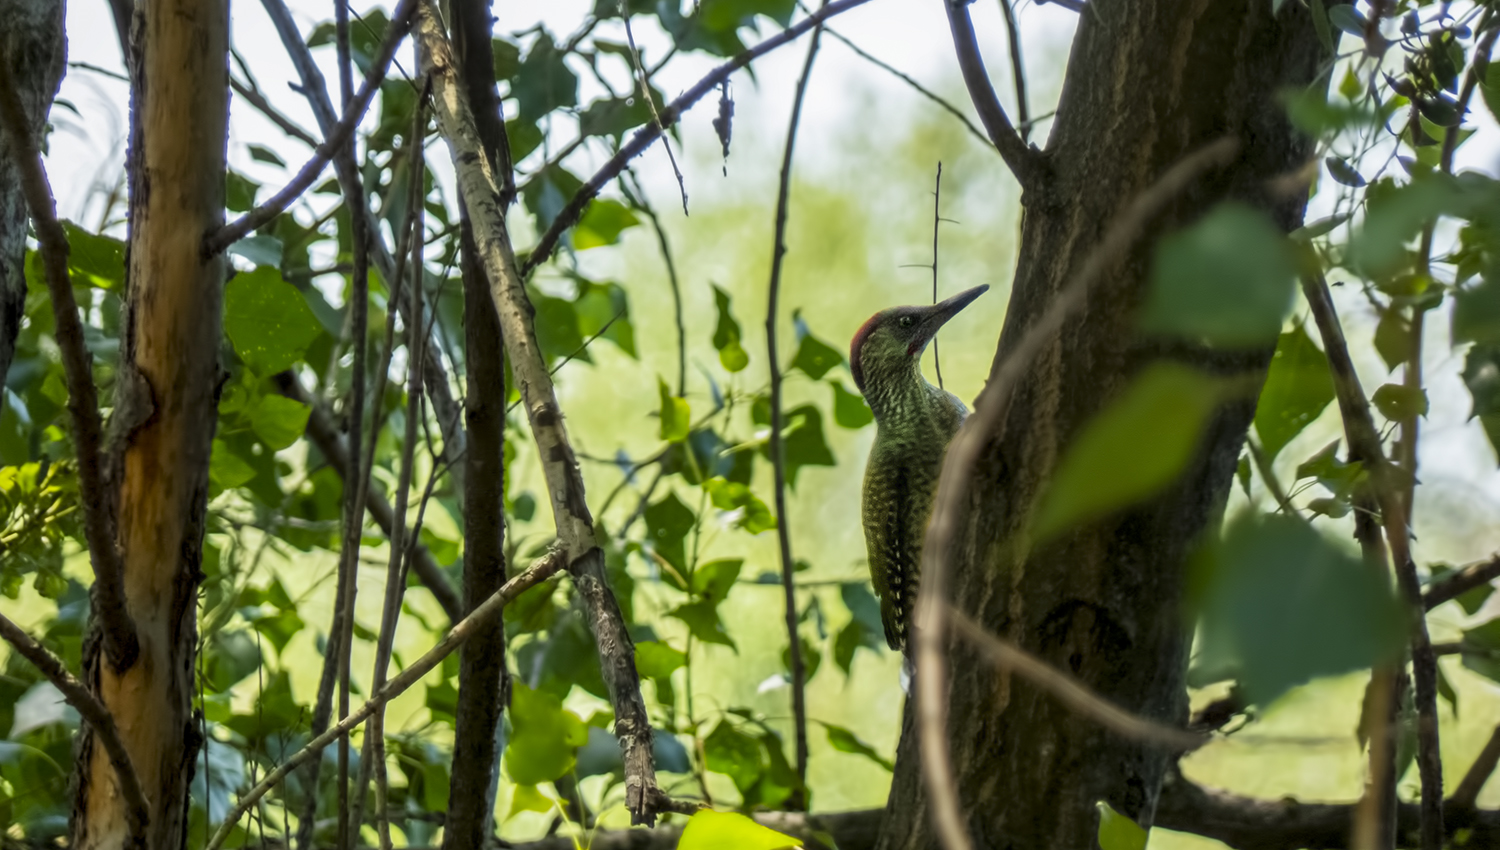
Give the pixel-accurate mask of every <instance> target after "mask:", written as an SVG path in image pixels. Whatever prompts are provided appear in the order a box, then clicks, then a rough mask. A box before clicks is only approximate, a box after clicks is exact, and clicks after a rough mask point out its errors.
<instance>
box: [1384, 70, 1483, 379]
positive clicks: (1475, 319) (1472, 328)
mask: <svg viewBox="0 0 1500 850" xmlns="http://www.w3.org/2000/svg"><path fill="white" fill-rule="evenodd" d="M1497 64H1500V63H1497ZM1452 335H1453V344H1454V345H1457V344H1459V343H1462V342H1480V343H1485V344H1488V345H1494V344H1500V279H1496V278H1494V277H1492V276H1490V275H1486V276H1484V277H1483V278H1481V279H1480V281H1479V283H1478V284H1476V285H1474V286H1469V287H1464V288H1461V289H1459V290H1458V291H1456V292H1455V293H1454V295H1453V331H1452ZM1402 359H1405V358H1402Z"/></svg>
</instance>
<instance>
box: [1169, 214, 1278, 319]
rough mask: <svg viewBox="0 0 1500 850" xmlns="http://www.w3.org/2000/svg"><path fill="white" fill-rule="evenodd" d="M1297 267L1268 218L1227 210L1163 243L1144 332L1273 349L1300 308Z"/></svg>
mask: <svg viewBox="0 0 1500 850" xmlns="http://www.w3.org/2000/svg"><path fill="white" fill-rule="evenodd" d="M1296 271H1297V270H1296V265H1295V263H1294V262H1293V259H1292V253H1291V250H1290V249H1289V247H1288V241H1287V238H1286V237H1285V236H1283V235H1282V234H1281V232H1280V231H1278V230H1277V229H1276V226H1275V225H1274V224H1272V223H1271V220H1270V219H1269V218H1268V217H1267V216H1266V215H1265V214H1264V213H1262V212H1259V211H1257V210H1254V209H1251V208H1250V207H1247V206H1245V205H1243V204H1238V203H1233V202H1230V203H1225V204H1221V205H1219V206H1218V207H1216V208H1215V209H1214V210H1213V211H1212V212H1210V213H1209V214H1208V215H1207V216H1204V218H1203V219H1202V220H1201V221H1199V222H1198V223H1197V224H1195V225H1193V226H1192V227H1189V228H1187V229H1186V230H1183V231H1181V232H1179V233H1175V234H1173V235H1171V236H1168V237H1166V238H1164V239H1162V241H1161V244H1160V245H1159V246H1158V248H1157V250H1156V257H1155V261H1154V264H1153V268H1152V281H1151V292H1150V294H1149V295H1147V297H1146V305H1145V308H1144V311H1143V313H1142V315H1141V327H1142V329H1143V330H1146V331H1148V332H1154V333H1165V334H1175V335H1178V336H1185V337H1190V338H1202V339H1206V340H1208V341H1209V342H1211V343H1213V344H1216V345H1223V346H1229V347H1249V346H1259V345H1265V344H1268V343H1270V342H1271V340H1273V339H1275V338H1276V336H1277V334H1278V333H1280V331H1281V324H1282V321H1283V320H1284V319H1285V318H1286V315H1287V313H1288V311H1290V310H1291V307H1292V296H1293V282H1294V278H1295V277H1296Z"/></svg>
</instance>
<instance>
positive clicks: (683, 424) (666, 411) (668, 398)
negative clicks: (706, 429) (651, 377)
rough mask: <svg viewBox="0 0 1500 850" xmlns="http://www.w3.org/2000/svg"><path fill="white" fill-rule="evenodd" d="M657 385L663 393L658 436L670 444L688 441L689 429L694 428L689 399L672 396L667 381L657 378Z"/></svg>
mask: <svg viewBox="0 0 1500 850" xmlns="http://www.w3.org/2000/svg"><path fill="white" fill-rule="evenodd" d="M656 385H657V388H658V390H659V391H660V393H661V430H660V432H659V433H658V436H660V437H661V438H662V439H663V440H666V441H667V442H669V443H680V442H682V441H683V440H686V439H687V435H688V429H690V428H692V426H693V421H692V411H691V410H690V409H689V408H688V403H687V399H685V398H681V397H678V396H674V395H672V391H671V390H669V389H667V382H666V381H663V380H662V379H661V378H657V379H656Z"/></svg>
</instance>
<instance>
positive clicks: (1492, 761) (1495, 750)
mask: <svg viewBox="0 0 1500 850" xmlns="http://www.w3.org/2000/svg"><path fill="white" fill-rule="evenodd" d="M1496 765H1500V726H1497V727H1496V728H1495V731H1494V732H1492V733H1491V734H1490V739H1489V740H1488V741H1486V742H1485V744H1484V749H1482V750H1480V751H1479V757H1478V758H1476V759H1474V763H1473V764H1471V765H1469V770H1468V771H1467V772H1466V773H1464V778H1463V779H1462V780H1460V781H1459V783H1458V787H1457V788H1455V789H1453V796H1452V797H1451V798H1450V799H1449V801H1448V802H1449V804H1450V805H1453V806H1457V807H1460V808H1466V809H1472V808H1473V807H1474V802H1475V801H1476V800H1478V799H1479V792H1480V791H1482V790H1484V784H1485V783H1486V782H1488V781H1489V779H1490V776H1491V775H1492V774H1494V772H1495V766H1496Z"/></svg>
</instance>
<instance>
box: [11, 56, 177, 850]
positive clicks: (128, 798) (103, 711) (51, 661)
mask: <svg viewBox="0 0 1500 850" xmlns="http://www.w3.org/2000/svg"><path fill="white" fill-rule="evenodd" d="M0 64H3V63H0ZM0 638H4V639H5V640H6V642H7V643H9V644H10V645H11V646H12V647H14V648H15V650H16V652H17V653H19V654H20V655H21V656H22V657H23V658H25V659H26V660H27V661H30V662H31V663H32V664H33V665H34V666H35V667H36V669H38V670H40V671H41V673H42V675H43V676H46V677H47V681H49V682H51V683H52V685H53V686H54V687H56V688H57V689H58V691H60V692H62V695H63V699H65V700H67V701H68V705H71V706H73V707H74V708H76V709H78V713H79V715H81V716H82V717H83V719H84V720H85V721H87V722H88V724H89V725H90V726H92V727H93V728H94V733H95V734H97V735H98V736H99V741H100V742H101V743H103V744H104V751H105V752H107V753H108V754H109V761H110V763H111V764H113V765H114V767H115V775H116V776H117V777H118V778H119V780H120V793H122V794H124V795H125V805H126V809H125V811H126V817H128V818H129V820H130V823H129V830H130V843H129V844H128V845H127V846H133V847H139V848H144V847H145V846H146V824H147V822H148V820H149V819H150V817H151V808H150V806H148V805H147V803H146V795H145V794H144V793H143V792H142V791H141V780H140V777H139V776H137V775H136V772H135V766H134V765H133V764H131V762H130V753H129V751H127V750H126V749H125V742H124V741H122V740H121V739H120V730H119V729H118V728H117V727H116V726H115V718H114V715H112V714H110V713H109V709H107V708H105V707H104V703H102V702H100V701H99V699H98V698H97V697H95V696H94V695H93V694H92V693H89V689H88V688H86V687H84V684H83V683H82V682H80V681H78V680H77V679H75V678H73V675H72V674H71V673H69V672H68V668H67V667H65V666H64V665H63V663H62V660H61V659H59V658H58V657H57V656H55V655H53V654H52V653H50V652H48V651H47V648H46V647H44V646H42V645H41V644H39V643H37V642H36V641H35V640H33V639H32V638H31V635H28V634H27V633H26V631H25V630H24V629H22V628H21V627H20V626H18V625H16V624H15V623H13V622H11V621H10V620H9V619H8V618H7V617H6V616H5V615H3V614H0Z"/></svg>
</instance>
